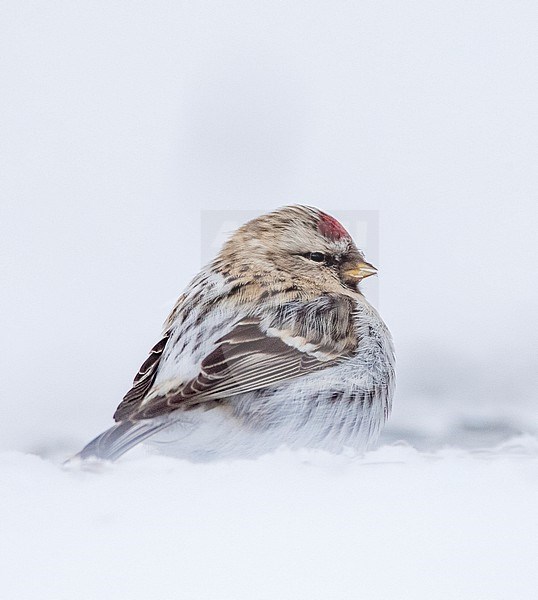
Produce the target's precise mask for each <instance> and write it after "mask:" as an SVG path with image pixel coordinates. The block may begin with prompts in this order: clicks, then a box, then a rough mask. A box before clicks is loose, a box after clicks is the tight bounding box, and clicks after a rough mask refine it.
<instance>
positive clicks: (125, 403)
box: [114, 331, 170, 421]
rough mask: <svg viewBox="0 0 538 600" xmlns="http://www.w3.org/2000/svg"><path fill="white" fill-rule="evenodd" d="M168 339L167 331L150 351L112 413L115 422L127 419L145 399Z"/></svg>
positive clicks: (168, 333)
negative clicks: (131, 384) (129, 387)
mask: <svg viewBox="0 0 538 600" xmlns="http://www.w3.org/2000/svg"><path fill="white" fill-rule="evenodd" d="M169 337H170V332H169V331H167V332H166V333H165V335H164V337H163V338H162V340H160V341H159V342H158V343H157V344H155V346H153V348H152V349H151V350H150V352H149V356H148V357H147V358H146V360H145V361H144V363H143V365H142V366H141V367H140V369H139V370H138V373H137V374H136V375H135V378H134V380H133V387H132V388H131V389H130V390H129V391H128V392H127V393H126V394H125V396H124V397H123V400H122V402H121V404H120V405H119V406H118V408H117V409H116V412H115V413H114V419H115V420H116V421H122V420H123V419H125V418H127V417H128V416H129V413H131V412H132V410H133V409H134V408H135V407H136V406H137V405H138V404H139V403H140V402H141V401H142V400H143V399H144V398H145V397H146V395H147V393H148V392H149V390H150V389H151V386H152V385H153V382H154V381H155V377H156V376H157V370H158V368H159V363H160V360H161V356H162V354H163V352H164V349H165V347H166V343H167V342H168V338H169Z"/></svg>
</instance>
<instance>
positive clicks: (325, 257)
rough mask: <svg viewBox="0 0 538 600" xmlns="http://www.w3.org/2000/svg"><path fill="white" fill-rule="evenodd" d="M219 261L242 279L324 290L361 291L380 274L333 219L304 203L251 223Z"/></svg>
mask: <svg viewBox="0 0 538 600" xmlns="http://www.w3.org/2000/svg"><path fill="white" fill-rule="evenodd" d="M217 260H218V262H219V264H221V265H228V268H230V269H231V271H232V272H234V273H235V272H239V273H242V274H243V275H242V276H243V277H249V276H254V275H258V277H259V275H260V274H266V275H267V276H268V277H269V279H273V278H275V277H278V276H287V277H291V278H293V280H294V281H295V282H296V283H297V284H298V285H301V284H302V283H307V284H310V285H313V286H315V287H317V289H319V290H320V291H322V292H338V291H341V289H342V288H345V289H348V290H349V289H352V290H357V285H358V283H359V282H360V281H361V280H362V279H364V278H365V277H369V276H370V275H373V274H375V273H376V272H377V271H376V269H375V267H373V266H372V265H371V264H369V263H368V262H366V260H365V259H364V256H363V254H362V253H361V252H360V250H358V248H357V247H356V245H355V243H354V242H353V240H352V238H351V236H350V235H349V233H348V232H347V231H346V229H345V228H344V227H343V226H342V225H341V224H340V223H339V222H338V221H337V220H336V219H335V218H334V217H331V216H329V215H327V214H326V213H324V212H322V211H320V210H318V209H317V208H312V207H308V206H300V205H296V206H286V207H284V208H280V209H278V210H276V211H274V212H271V213H268V214H265V215H262V216H260V217H258V218H256V219H253V220H252V221H249V222H248V223H246V224H245V225H243V226H242V227H240V228H239V229H238V230H237V231H236V232H235V233H234V234H233V236H232V237H231V238H230V239H229V240H228V242H227V243H226V244H225V246H224V248H223V250H222V251H221V253H220V255H219V257H218V259H217Z"/></svg>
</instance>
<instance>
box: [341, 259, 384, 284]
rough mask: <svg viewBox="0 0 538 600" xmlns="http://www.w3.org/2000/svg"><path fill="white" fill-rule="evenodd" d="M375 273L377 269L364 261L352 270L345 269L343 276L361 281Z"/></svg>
mask: <svg viewBox="0 0 538 600" xmlns="http://www.w3.org/2000/svg"><path fill="white" fill-rule="evenodd" d="M376 273H377V269H376V268H375V267H374V266H373V265H371V264H370V263H367V262H366V261H361V262H360V263H357V264H356V265H355V266H354V267H353V268H351V269H347V270H346V271H345V275H347V276H348V277H351V278H352V279H356V280H357V281H361V280H362V279H364V278H365V277H370V275H375V274H376Z"/></svg>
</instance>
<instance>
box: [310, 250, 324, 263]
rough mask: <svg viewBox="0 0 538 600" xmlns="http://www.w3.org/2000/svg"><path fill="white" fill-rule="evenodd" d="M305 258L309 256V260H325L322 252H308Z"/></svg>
mask: <svg viewBox="0 0 538 600" xmlns="http://www.w3.org/2000/svg"><path fill="white" fill-rule="evenodd" d="M306 257H307V258H309V259H310V260H313V261H314V262H324V261H325V254H323V252H309V253H308V254H307V255H306Z"/></svg>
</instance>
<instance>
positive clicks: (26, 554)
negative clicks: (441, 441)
mask: <svg viewBox="0 0 538 600" xmlns="http://www.w3.org/2000/svg"><path fill="white" fill-rule="evenodd" d="M537 467H538V440H536V439H535V438H531V437H522V438H518V439H514V440H512V441H511V442H510V443H505V444H503V445H501V446H498V447H496V448H494V449H490V450H488V451H483V452H470V451H462V450H455V449H445V450H439V451H436V452H434V453H424V452H418V451H416V450H414V449H413V448H412V447H410V446H408V445H405V444H397V445H392V446H385V447H381V448H379V449H378V450H375V451H372V452H369V453H367V454H366V455H365V456H364V457H362V458H359V459H353V458H351V457H347V456H344V455H341V456H332V455H328V454H323V453H312V452H310V453H307V452H298V453H292V452H290V451H287V450H284V449H282V450H279V451H277V452H276V453H274V454H272V455H268V456H266V457H264V458H262V459H259V460H256V461H241V460H239V461H233V462H217V463H214V464H206V465H201V464H196V465H195V464H192V463H189V462H184V461H180V460H176V459H171V458H165V457H161V456H136V457H134V458H130V459H128V458H125V459H123V460H122V461H120V462H118V463H116V464H114V465H105V466H96V467H95V470H94V471H80V470H76V469H74V470H65V469H62V468H61V467H60V466H59V465H58V464H54V463H53V462H51V461H48V460H43V459H42V458H40V457H38V456H34V455H28V454H23V453H19V452H7V453H3V454H2V455H1V456H0V473H1V477H2V490H3V492H2V495H1V498H0V511H1V514H2V515H3V519H2V521H3V523H2V535H1V537H0V549H1V554H2V556H3V559H2V567H1V570H2V577H1V579H2V597H4V598H17V600H26V599H28V600H34V599H36V598H39V599H40V600H48V599H50V600H63V599H65V600H71V599H72V598H77V599H79V600H86V599H88V600H90V599H92V600H93V599H97V598H99V599H100V600H107V599H111V600H112V599H114V600H116V599H119V598H129V599H130V600H136V599H138V598H140V599H144V600H145V599H147V598H162V599H167V598H182V600H191V599H192V600H205V599H207V600H220V599H222V600H242V599H245V600H247V599H248V600H252V598H256V600H258V599H259V600H265V599H268V600H269V599H275V600H276V599H278V600H288V599H289V600H302V599H305V600H316V599H318V598H319V599H320V600H321V599H323V600H325V599H327V598H335V599H342V600H345V599H348V598H368V599H371V600H374V599H377V598H379V599H383V600H386V599H387V598H401V599H410V600H411V599H420V598H436V599H439V600H442V599H445V598H446V599H456V598H457V599H462V600H464V599H469V600H477V599H481V598H483V599H487V600H494V599H497V598H498V599H499V600H507V599H511V598H513V599H516V598H517V599H518V600H525V599H528V600H531V599H533V598H535V597H536V589H537V588H538V578H537V570H536V556H538V522H537V521H538V513H537V510H536V507H537V506H538V469H537Z"/></svg>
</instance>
